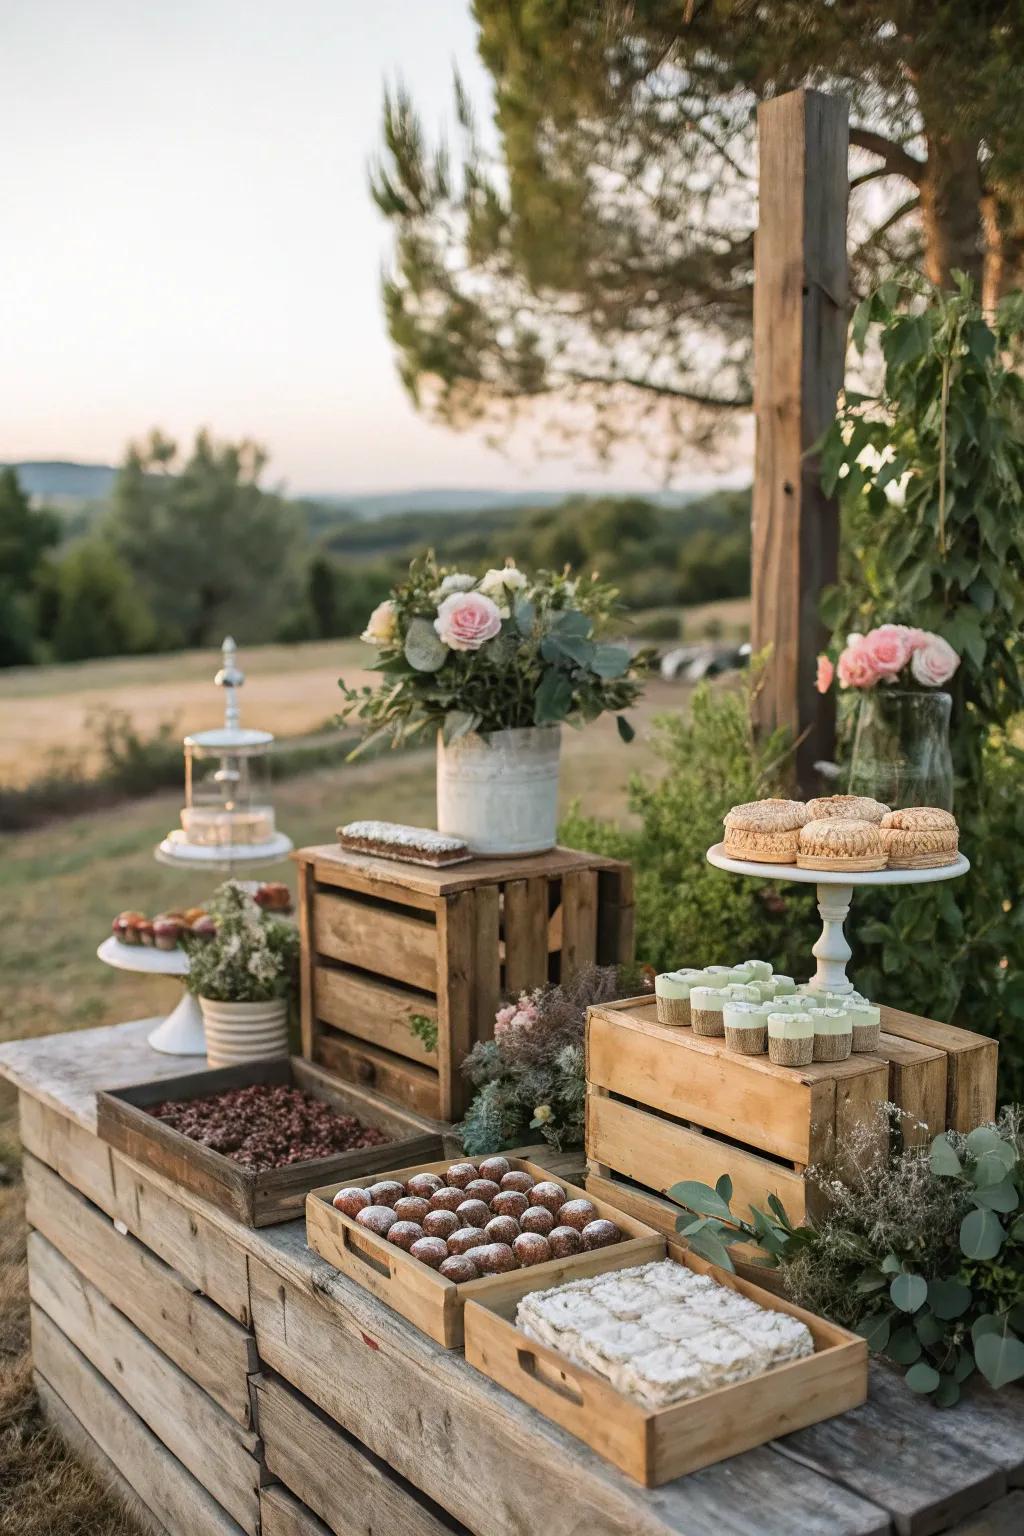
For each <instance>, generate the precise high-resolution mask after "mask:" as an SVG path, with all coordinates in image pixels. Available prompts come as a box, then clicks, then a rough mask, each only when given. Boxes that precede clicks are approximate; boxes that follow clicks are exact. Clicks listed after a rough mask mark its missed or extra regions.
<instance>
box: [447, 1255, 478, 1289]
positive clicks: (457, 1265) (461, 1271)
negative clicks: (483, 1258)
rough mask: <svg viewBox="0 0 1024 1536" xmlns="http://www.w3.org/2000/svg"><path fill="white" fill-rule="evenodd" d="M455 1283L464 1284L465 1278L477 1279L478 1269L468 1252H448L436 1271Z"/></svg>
mask: <svg viewBox="0 0 1024 1536" xmlns="http://www.w3.org/2000/svg"><path fill="white" fill-rule="evenodd" d="M438 1273H439V1274H442V1275H443V1276H444V1278H445V1279H446V1280H451V1281H452V1282H453V1283H454V1284H455V1285H465V1283H466V1281H467V1280H479V1279H480V1271H479V1270H478V1269H477V1267H476V1265H475V1264H474V1263H473V1260H472V1258H471V1257H470V1255H469V1254H468V1253H452V1254H449V1256H448V1258H446V1259H445V1260H444V1261H443V1262H442V1264H441V1267H440V1269H439V1271H438Z"/></svg>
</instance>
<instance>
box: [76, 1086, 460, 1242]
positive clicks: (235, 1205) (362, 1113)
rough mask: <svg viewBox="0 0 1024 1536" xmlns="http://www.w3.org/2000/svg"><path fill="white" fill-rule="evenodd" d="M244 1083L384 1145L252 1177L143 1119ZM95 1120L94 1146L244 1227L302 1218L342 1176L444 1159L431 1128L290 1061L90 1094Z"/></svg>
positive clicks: (179, 1134)
mask: <svg viewBox="0 0 1024 1536" xmlns="http://www.w3.org/2000/svg"><path fill="white" fill-rule="evenodd" d="M254 1083H262V1084H268V1085H270V1086H278V1085H280V1084H287V1085H288V1086H289V1087H293V1088H300V1089H301V1090H302V1091H303V1092H304V1093H309V1094H312V1095H313V1097H314V1098H317V1099H323V1100H324V1101H325V1102H326V1103H328V1104H330V1105H331V1107H332V1108H333V1109H336V1110H337V1111H338V1113H339V1114H346V1115H355V1116H356V1118H357V1119H359V1120H361V1121H362V1122H363V1124H364V1125H372V1126H376V1127H377V1129H379V1130H381V1131H383V1132H384V1133H385V1135H387V1136H389V1137H390V1138H391V1139H390V1141H388V1143H387V1144H386V1145H385V1146H380V1147H364V1148H357V1149H356V1150H354V1151H351V1152H337V1153H335V1154H334V1155H333V1156H332V1157H319V1158H314V1159H310V1160H307V1161H306V1162H301V1163H291V1164H289V1165H288V1166H287V1167H285V1168H271V1169H268V1170H266V1171H265V1172H262V1173H255V1172H253V1170H252V1169H251V1168H245V1167H243V1165H242V1164H241V1163H237V1162H235V1160H234V1158H232V1157H228V1156H227V1155H226V1154H224V1153H222V1152H216V1151H214V1149H213V1148H212V1147H207V1146H204V1145H203V1144H202V1143H201V1142H198V1141H194V1140H193V1139H192V1138H191V1137H190V1136H185V1135H184V1134H183V1133H182V1132H181V1131H178V1130H175V1128H174V1127H173V1126H170V1125H168V1124H167V1123H166V1122H165V1121H163V1120H158V1119H157V1117H156V1116H155V1115H153V1114H151V1113H150V1112H149V1110H150V1108H151V1106H152V1105H154V1104H160V1103H163V1102H164V1101H165V1100H167V1099H197V1098H202V1097H203V1096H204V1095H206V1094H211V1093H223V1092H224V1091H225V1090H226V1089H228V1088H246V1087H250V1086H251V1085H252V1084H254ZM96 1119H97V1131H98V1133H99V1135H100V1137H101V1139H102V1140H103V1141H105V1142H107V1143H108V1144H109V1145H110V1146H112V1147H116V1148H117V1150H118V1151H119V1152H123V1153H125V1155H126V1156H128V1157H131V1158H134V1159H135V1161H136V1162H139V1163H143V1164H144V1165H145V1166H146V1167H147V1168H152V1169H153V1170H154V1171H155V1172H156V1173H160V1174H163V1175H164V1176H165V1177H166V1178H168V1179H171V1180H172V1181H173V1182H174V1183H176V1184H181V1185H183V1186H184V1188H185V1189H190V1190H192V1192H193V1193H194V1194H197V1195H202V1196H203V1198H204V1199H206V1200H210V1201H212V1203H213V1204H214V1205H217V1206H220V1208H221V1210H224V1211H227V1212H229V1213H230V1214H231V1215H232V1216H236V1217H237V1218H238V1220H239V1221H242V1222H244V1223H245V1224H246V1226H249V1227H269V1226H273V1225H275V1223H277V1222H281V1221H294V1220H296V1219H297V1218H298V1217H300V1216H301V1215H302V1213H303V1210H304V1209H305V1204H306V1195H307V1194H308V1193H309V1191H310V1190H311V1189H313V1188H315V1186H316V1185H318V1184H322V1183H324V1182H325V1180H328V1179H332V1178H333V1179H340V1180H341V1181H342V1182H344V1180H345V1177H346V1175H347V1174H349V1173H355V1172H356V1171H358V1172H359V1173H372V1172H373V1171H374V1170H375V1169H377V1168H383V1167H385V1166H386V1165H387V1164H389V1163H394V1162H397V1161H400V1160H403V1159H405V1158H429V1157H436V1156H438V1155H439V1154H440V1153H441V1152H443V1150H444V1145H443V1142H442V1138H441V1129H442V1128H441V1126H439V1125H437V1124H434V1123H433V1122H431V1121H429V1120H426V1119H424V1118H423V1117H422V1116H420V1115H416V1114H413V1113H412V1112H411V1111H410V1110H407V1109H402V1108H399V1107H398V1106H396V1105H394V1104H389V1103H387V1102H386V1101H385V1100H384V1099H382V1098H381V1097H380V1096H379V1095H378V1094H376V1093H372V1092H371V1091H370V1090H368V1089H364V1088H357V1087H356V1086H354V1085H353V1084H347V1083H342V1082H338V1081H337V1079H335V1078H333V1077H329V1076H328V1075H327V1074H326V1073H325V1072H323V1071H321V1070H320V1069H319V1068H318V1067H315V1066H313V1065H311V1063H309V1062H307V1061H303V1060H302V1059H301V1058H300V1057H297V1056H295V1057H291V1058H289V1059H282V1060H276V1061H252V1062H245V1063H243V1064H242V1065H239V1066H232V1067H217V1068H214V1069H212V1070H207V1071H203V1072H190V1073H188V1074H187V1075H186V1076H184V1077H173V1078H166V1077H165V1078H162V1079H160V1080H159V1081H156V1082H151V1083H141V1084H138V1085H136V1086H134V1087H131V1088H114V1089H111V1090H110V1091H109V1092H100V1093H98V1094H97V1095H96Z"/></svg>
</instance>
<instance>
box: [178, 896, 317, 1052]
mask: <svg viewBox="0 0 1024 1536" xmlns="http://www.w3.org/2000/svg"><path fill="white" fill-rule="evenodd" d="M210 915H211V917H212V918H213V921H214V924H215V926H216V931H215V933H214V934H213V935H212V937H208V936H205V935H188V936H186V937H185V939H184V941H183V942H184V944H185V948H186V950H187V951H188V956H189V974H188V987H189V990H190V991H191V992H193V993H195V995H196V996H197V997H198V998H199V1006H200V1008H201V1009H202V1013H203V1025H204V1028H205V1030H206V1056H207V1060H208V1062H209V1064H210V1066H211V1067H226V1066H231V1065H234V1064H235V1063H236V1062H240V1061H257V1060H261V1059H262V1058H264V1057H267V1056H287V1054H288V1013H289V1008H290V1006H291V1003H292V1000H293V999H294V997H295V993H296V990H297V982H298V968H299V933H298V929H297V928H296V927H295V925H294V923H290V922H288V920H287V919H286V918H283V917H279V916H277V915H276V914H275V913H273V912H266V911H264V910H263V908H262V907H261V906H260V905H259V903H258V902H257V901H256V900H255V899H254V897H253V896H251V895H250V894H249V892H248V891H247V890H246V889H245V887H244V886H243V885H241V884H239V882H238V881H236V880H227V881H225V883H224V884H223V885H222V886H220V887H219V888H218V890H217V891H215V892H214V895H213V899H212V900H211V902H210Z"/></svg>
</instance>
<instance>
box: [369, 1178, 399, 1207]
mask: <svg viewBox="0 0 1024 1536" xmlns="http://www.w3.org/2000/svg"><path fill="white" fill-rule="evenodd" d="M367 1193H368V1194H369V1196H370V1199H371V1200H372V1201H373V1203H374V1205H390V1206H392V1207H394V1205H395V1202H396V1201H397V1200H401V1198H402V1196H403V1195H404V1194H405V1185H404V1184H399V1182H398V1180H397V1179H378V1181H377V1183H376V1184H371V1185H370V1186H369V1189H368V1191H367Z"/></svg>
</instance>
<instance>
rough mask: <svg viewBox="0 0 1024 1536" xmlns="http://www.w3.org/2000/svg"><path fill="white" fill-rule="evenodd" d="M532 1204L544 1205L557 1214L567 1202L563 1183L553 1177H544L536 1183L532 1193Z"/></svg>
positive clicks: (553, 1213)
mask: <svg viewBox="0 0 1024 1536" xmlns="http://www.w3.org/2000/svg"><path fill="white" fill-rule="evenodd" d="M530 1204H531V1205H543V1206H546V1208H547V1209H548V1210H549V1211H550V1212H551V1213H552V1215H555V1216H557V1215H558V1213H559V1211H560V1210H561V1209H562V1206H563V1205H564V1204H565V1190H564V1189H563V1188H562V1186H561V1184H556V1183H555V1182H554V1180H553V1179H542V1180H541V1182H540V1183H539V1184H535V1185H534V1186H533V1189H532V1191H531V1193H530Z"/></svg>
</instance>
